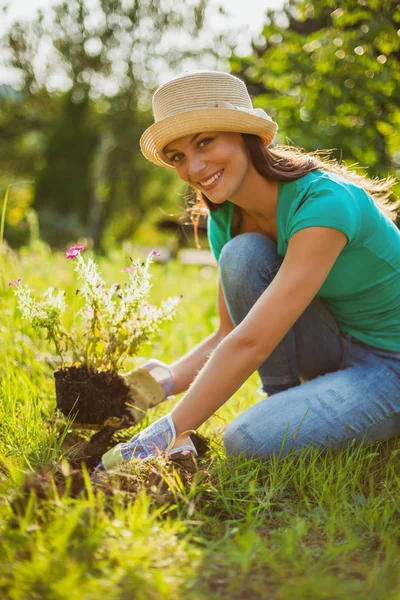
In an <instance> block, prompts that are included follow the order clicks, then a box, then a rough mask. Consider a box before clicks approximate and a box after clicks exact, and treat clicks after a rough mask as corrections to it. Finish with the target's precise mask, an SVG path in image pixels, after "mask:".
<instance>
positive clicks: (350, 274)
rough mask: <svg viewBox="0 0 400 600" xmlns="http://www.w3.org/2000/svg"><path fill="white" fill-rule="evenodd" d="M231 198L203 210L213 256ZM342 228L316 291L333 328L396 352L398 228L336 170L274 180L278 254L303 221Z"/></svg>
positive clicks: (226, 234)
mask: <svg viewBox="0 0 400 600" xmlns="http://www.w3.org/2000/svg"><path fill="white" fill-rule="evenodd" d="M233 212H234V204H233V203H232V202H229V201H226V202H224V203H223V204H222V206H221V209H220V210H218V211H215V212H212V213H210V214H209V219H208V239H209V243H210V247H211V250H212V252H213V254H214V256H215V258H216V259H217V260H218V259H219V255H220V253H221V250H222V248H223V246H224V245H225V244H226V243H227V242H228V241H229V240H230V239H231V238H232V236H231V227H232V217H233ZM315 226H319V227H332V228H334V229H339V230H340V231H343V232H344V233H345V234H346V235H347V237H348V240H349V241H348V243H347V245H346V246H345V247H344V249H343V250H342V251H341V253H340V254H339V256H338V257H337V259H336V262H335V264H334V265H333V267H332V269H331V271H330V273H329V275H328V277H327V278H326V280H325V282H324V283H323V285H322V287H321V288H320V290H319V292H318V293H317V296H319V297H321V298H322V299H323V300H324V301H325V303H326V305H327V306H328V308H329V309H330V310H331V312H332V314H333V315H334V317H335V319H336V322H337V324H338V327H339V329H340V330H341V331H344V332H347V333H350V334H351V335H353V336H354V337H355V338H357V339H359V340H361V341H362V342H364V343H366V344H370V345H371V346H376V347H377V348H384V349H386V350H392V351H395V352H400V231H399V230H398V229H397V227H396V225H395V224H394V223H393V222H392V221H390V219H388V218H387V217H386V216H385V215H384V214H383V212H382V211H381V210H380V209H379V208H378V207H377V205H376V204H375V202H374V201H373V199H372V198H371V196H370V195H369V194H367V192H365V190H363V189H362V188H361V187H359V186H357V185H356V184H354V183H351V182H350V181H347V180H346V179H344V178H343V177H340V176H339V175H336V174H333V173H329V172H326V171H322V170H317V171H312V172H311V173H308V174H307V175H305V176H304V177H301V178H300V179H297V180H296V181H292V182H290V183H279V191H278V204H277V230H278V246H277V251H278V254H279V255H280V256H282V257H284V256H285V254H286V251H287V247H288V242H289V239H290V237H291V236H292V235H293V234H294V233H296V231H299V230H300V229H305V228H306V227H315Z"/></svg>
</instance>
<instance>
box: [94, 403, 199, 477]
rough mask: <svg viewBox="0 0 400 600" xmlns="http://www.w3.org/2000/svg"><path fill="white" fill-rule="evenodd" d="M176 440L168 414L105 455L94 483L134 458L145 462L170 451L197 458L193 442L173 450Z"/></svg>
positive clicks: (96, 470) (95, 474) (97, 470)
mask: <svg viewBox="0 0 400 600" xmlns="http://www.w3.org/2000/svg"><path fill="white" fill-rule="evenodd" d="M175 440H176V431H175V425H174V422H173V420H172V417H171V414H168V415H166V416H165V417H161V418H160V419H158V420H157V421H156V422H155V423H153V424H152V425H149V426H148V427H146V429H143V431H140V432H139V433H137V434H136V435H134V436H133V438H132V439H131V440H130V441H129V442H127V443H125V444H118V445H117V446H115V447H114V448H112V449H111V450H109V451H108V452H106V453H105V454H103V456H102V458H101V461H100V463H99V465H97V467H96V469H95V470H94V472H93V473H92V477H91V480H92V481H93V482H94V483H98V482H101V480H102V477H103V474H104V472H109V471H114V470H116V469H118V467H120V466H121V465H123V464H124V463H125V462H126V461H128V460H132V459H134V458H136V459H140V460H143V461H145V460H147V459H149V458H152V457H155V456H159V455H160V454H163V453H164V452H168V451H169V454H170V455H173V454H177V453H182V454H183V455H185V454H187V453H189V452H191V453H192V454H193V455H194V456H197V451H196V448H195V447H194V445H193V443H192V442H191V440H189V441H190V443H189V444H185V445H182V446H179V447H176V448H174V449H173V450H171V449H172V447H173V445H174V444H175Z"/></svg>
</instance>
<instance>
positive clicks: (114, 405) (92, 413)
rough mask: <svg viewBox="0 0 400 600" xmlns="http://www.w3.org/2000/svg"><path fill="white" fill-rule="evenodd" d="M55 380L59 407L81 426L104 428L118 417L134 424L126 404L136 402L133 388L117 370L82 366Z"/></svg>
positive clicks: (64, 371)
mask: <svg viewBox="0 0 400 600" xmlns="http://www.w3.org/2000/svg"><path fill="white" fill-rule="evenodd" d="M54 378H55V382H56V400H57V408H59V409H60V410H61V412H62V413H63V414H64V415H65V416H69V417H74V418H75V421H76V422H77V423H80V424H84V425H89V424H90V425H95V426H96V425H97V426H99V427H100V426H102V425H103V424H104V423H105V422H106V421H107V419H108V418H109V417H114V418H117V419H121V420H122V419H125V421H129V425H133V424H134V422H133V421H132V415H131V413H130V412H129V410H128V407H127V405H126V403H127V402H128V403H131V402H132V400H131V398H130V396H129V388H128V386H127V385H126V383H125V381H124V379H123V378H122V377H121V376H120V375H118V373H116V372H115V371H103V372H96V371H94V370H92V369H88V368H87V367H86V366H84V365H81V366H79V367H67V368H65V369H59V370H57V371H55V373H54ZM125 425H126V424H125Z"/></svg>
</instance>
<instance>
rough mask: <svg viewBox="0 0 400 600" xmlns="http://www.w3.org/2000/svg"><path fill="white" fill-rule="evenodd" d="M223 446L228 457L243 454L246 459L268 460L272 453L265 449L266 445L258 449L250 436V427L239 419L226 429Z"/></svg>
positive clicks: (257, 445) (258, 446)
mask: <svg viewBox="0 0 400 600" xmlns="http://www.w3.org/2000/svg"><path fill="white" fill-rule="evenodd" d="M224 445H225V450H226V454H227V455H228V456H239V454H244V455H245V456H246V458H260V457H262V458H269V457H270V456H271V454H273V451H271V449H268V448H267V444H264V445H263V446H262V447H260V445H259V444H258V443H257V441H256V440H255V439H254V438H253V436H252V434H251V427H249V424H248V423H246V422H244V421H242V419H240V417H238V418H237V419H235V420H234V421H233V422H232V423H230V424H229V425H228V427H227V428H226V431H225V435H224Z"/></svg>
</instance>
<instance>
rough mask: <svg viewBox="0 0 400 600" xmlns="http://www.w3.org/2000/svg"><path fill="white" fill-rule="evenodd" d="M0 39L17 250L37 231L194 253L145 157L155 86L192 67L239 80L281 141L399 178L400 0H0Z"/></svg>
mask: <svg viewBox="0 0 400 600" xmlns="http://www.w3.org/2000/svg"><path fill="white" fill-rule="evenodd" d="M0 36H1V39H0V44H1V45H0V48H1V50H0V201H1V202H3V199H4V198H5V196H6V191H7V188H8V186H11V187H9V188H8V190H9V193H8V203H7V210H6V213H5V239H6V241H7V243H8V244H9V245H10V246H12V247H19V246H21V245H25V244H29V243H30V241H31V240H32V237H36V238H38V237H39V236H40V238H41V239H43V240H44V241H46V242H47V243H48V244H50V245H51V246H52V247H65V245H67V244H68V243H71V244H72V243H76V242H77V241H78V240H79V239H81V240H85V241H86V245H91V246H93V247H94V248H95V249H96V250H97V251H98V252H103V251H105V250H108V249H109V248H110V247H115V246H116V245H121V244H124V243H125V242H126V241H129V242H135V243H137V244H149V245H156V244H167V245H170V246H171V247H174V245H180V246H182V245H183V246H184V245H186V246H188V247H194V235H193V231H192V227H191V226H190V224H189V222H188V218H187V216H186V217H185V208H186V206H187V203H189V204H190V202H191V200H190V199H188V190H187V189H186V188H185V186H184V185H182V183H180V182H179V180H178V178H177V176H176V175H175V174H174V173H173V172H172V171H169V170H167V169H162V168H158V167H156V166H155V165H152V164H151V163H149V162H148V161H146V159H144V158H143V156H142V154H141V152H140V148H139V138H140V136H141V134H142V133H143V131H144V130H145V128H146V127H148V126H149V125H150V124H151V122H152V112H151V95H152V93H153V91H154V90H155V89H156V87H158V85H160V84H161V83H163V82H164V81H166V80H167V79H168V78H169V77H171V76H172V75H174V74H177V73H179V72H182V71H184V70H186V69H203V68H207V69H216V70H225V71H230V72H232V73H234V74H236V75H237V76H239V77H240V78H241V79H243V80H244V81H245V83H246V84H247V86H248V89H249V91H250V94H251V95H252V98H253V103H254V105H255V106H258V107H261V108H263V109H265V110H266V111H267V112H268V113H269V114H270V115H271V116H272V117H273V118H274V119H275V120H276V121H277V122H278V124H279V132H278V136H277V140H276V141H277V142H278V143H289V144H294V145H298V146H301V147H303V148H305V149H307V150H316V149H319V150H321V149H331V150H332V157H334V158H337V159H340V160H342V161H344V162H345V163H346V164H347V165H349V166H354V167H355V168H356V169H359V170H360V171H361V172H363V173H366V174H368V175H369V176H371V177H378V176H379V177H383V176H386V175H389V174H391V175H394V176H395V177H397V178H399V175H400V151H399V148H400V133H399V131H400V107H399V104H400V5H399V4H398V2H393V1H391V0H346V1H342V2H336V1H334V0H315V1H314V2H312V1H308V2H303V1H297V0H291V1H289V2H287V1H284V0H274V1H273V0H265V1H262V0H242V1H241V2H238V1H233V0H219V1H218V0H185V1H184V2H173V1H172V0H68V2H58V1H57V0H30V2H29V4H28V3H27V2H26V0H13V1H8V2H4V1H3V2H2V3H0ZM396 191H397V193H399V192H400V190H399V188H397V190H396ZM185 222H186V223H187V224H186V225H183V227H182V228H181V229H180V230H179V231H178V229H177V227H178V226H179V223H185ZM177 224H178V226H177ZM201 245H202V247H203V248H207V243H206V242H205V241H203V242H202V244H201Z"/></svg>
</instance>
